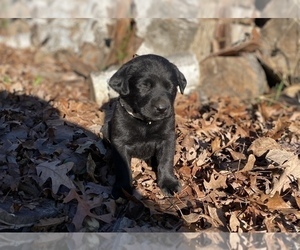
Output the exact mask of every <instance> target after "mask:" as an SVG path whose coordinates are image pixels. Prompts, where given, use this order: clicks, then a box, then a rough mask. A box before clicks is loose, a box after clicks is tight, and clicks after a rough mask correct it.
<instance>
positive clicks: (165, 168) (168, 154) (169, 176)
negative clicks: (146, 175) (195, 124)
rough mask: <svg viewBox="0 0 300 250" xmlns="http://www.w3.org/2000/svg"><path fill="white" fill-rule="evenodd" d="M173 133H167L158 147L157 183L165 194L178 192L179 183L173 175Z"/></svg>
mask: <svg viewBox="0 0 300 250" xmlns="http://www.w3.org/2000/svg"><path fill="white" fill-rule="evenodd" d="M174 141H175V135H174V134H172V135H169V138H168V140H165V141H163V142H162V143H161V145H160V146H159V147H158V150H157V154H156V158H157V163H158V166H157V184H158V186H159V187H160V189H161V190H162V192H163V193H164V194H165V195H168V196H170V195H174V193H177V192H179V190H180V183H179V181H178V180H177V178H176V177H175V175H174V169H173V164H174V153H175V143H174Z"/></svg>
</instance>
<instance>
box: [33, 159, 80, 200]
mask: <svg viewBox="0 0 300 250" xmlns="http://www.w3.org/2000/svg"><path fill="white" fill-rule="evenodd" d="M59 163H60V161H58V160H57V161H52V162H43V163H41V164H39V165H37V166H36V171H37V174H38V176H40V178H41V180H42V184H44V183H45V182H46V181H47V180H48V179H49V178H51V180H52V191H53V193H54V194H57V192H58V189H59V187H60V186H61V185H64V186H66V187H68V188H70V189H71V188H75V186H74V184H73V182H72V180H71V179H70V178H69V177H68V176H67V173H68V172H69V171H70V170H71V169H72V167H73V166H74V163H73V162H67V163H64V164H61V165H58V164H59Z"/></svg>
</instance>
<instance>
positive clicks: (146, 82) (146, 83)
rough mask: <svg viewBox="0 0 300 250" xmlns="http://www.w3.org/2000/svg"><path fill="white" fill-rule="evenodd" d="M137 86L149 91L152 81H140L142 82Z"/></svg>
mask: <svg viewBox="0 0 300 250" xmlns="http://www.w3.org/2000/svg"><path fill="white" fill-rule="evenodd" d="M137 87H138V88H139V89H140V90H141V91H147V90H149V89H150V88H151V82H148V81H144V82H140V83H138V84H137Z"/></svg>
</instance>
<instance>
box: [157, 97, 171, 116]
mask: <svg viewBox="0 0 300 250" xmlns="http://www.w3.org/2000/svg"><path fill="white" fill-rule="evenodd" d="M168 107H169V105H168V103H167V102H166V101H165V100H164V99H161V100H159V101H157V102H156V103H155V108H156V110H157V111H158V112H160V113H165V112H166V110H167V109H168Z"/></svg>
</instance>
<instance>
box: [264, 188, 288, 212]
mask: <svg viewBox="0 0 300 250" xmlns="http://www.w3.org/2000/svg"><path fill="white" fill-rule="evenodd" d="M266 205H267V206H268V208H269V209H271V210H272V211H273V210H280V209H285V208H291V207H290V206H289V205H288V204H287V203H286V202H285V201H284V200H283V199H282V197H281V196H280V195H279V192H275V194H274V196H273V197H270V198H269V199H268V202H267V203H266Z"/></svg>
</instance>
